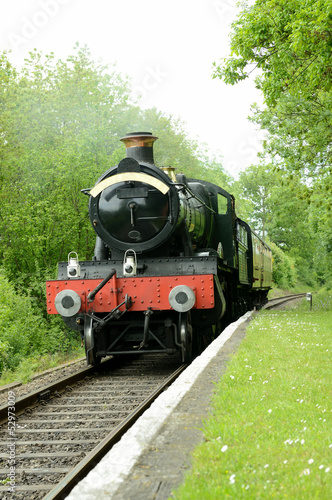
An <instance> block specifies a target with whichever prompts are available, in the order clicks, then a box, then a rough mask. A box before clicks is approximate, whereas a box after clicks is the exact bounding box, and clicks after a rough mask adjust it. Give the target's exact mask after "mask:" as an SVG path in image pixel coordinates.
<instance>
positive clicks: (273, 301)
mask: <svg viewBox="0 0 332 500" xmlns="http://www.w3.org/2000/svg"><path fill="white" fill-rule="evenodd" d="M306 295H307V294H306V293H296V294H293V295H285V296H284V297H275V298H274V299H269V302H268V303H267V304H266V305H265V306H263V307H262V309H272V308H273V307H276V306H278V305H280V304H284V303H285V302H289V301H290V300H292V299H297V298H301V297H305V296H306Z"/></svg>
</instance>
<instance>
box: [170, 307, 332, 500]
mask: <svg viewBox="0 0 332 500" xmlns="http://www.w3.org/2000/svg"><path fill="white" fill-rule="evenodd" d="M326 309H328V308H325V309H324V308H320V309H318V310H315V308H313V310H312V311H308V307H307V304H303V305H302V310H298V311H297V310H288V311H276V312H268V311H263V312H260V313H259V314H258V315H256V316H255V317H254V319H253V320H252V322H251V323H250V325H249V327H248V330H247V335H246V338H245V339H244V341H243V342H242V344H241V346H240V348H239V350H238V352H237V353H236V354H235V356H234V357H233V359H232V360H231V361H230V363H229V365H228V370H227V372H226V374H225V375H224V376H223V378H222V379H221V380H220V382H219V383H218V384H217V385H216V391H215V395H214V397H213V402H212V414H211V417H210V418H209V419H208V420H207V421H206V422H205V423H204V429H203V432H204V436H205V440H204V442H203V443H202V444H201V445H200V446H199V447H198V448H197V449H196V450H195V452H194V456H193V467H192V470H191V472H190V473H189V475H188V476H187V477H186V479H185V482H184V484H183V485H182V486H181V487H180V488H179V489H178V490H177V491H176V492H175V493H174V498H175V499H178V500H180V499H181V500H184V499H190V500H193V499H199V500H202V499H203V500H209V499H224V498H232V499H236V500H238V499H241V498H246V499H258V498H264V499H270V498H288V499H302V498H310V499H315V498H317V499H320V500H325V499H326V500H327V499H328V498H331V491H332V425H331V420H332V413H331V412H332V404H331V387H332V385H331V380H332V363H331V352H332V346H331V344H332V311H331V310H326Z"/></svg>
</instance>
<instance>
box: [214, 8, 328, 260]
mask: <svg viewBox="0 0 332 500" xmlns="http://www.w3.org/2000/svg"><path fill="white" fill-rule="evenodd" d="M242 6H243V9H242V11H241V13H240V15H239V16H238V19H237V20H236V21H235V22H234V23H233V31H232V33H231V55H230V57H229V58H226V59H224V60H223V61H222V62H221V63H220V64H219V63H218V64H217V63H215V67H214V77H215V78H222V79H223V80H224V81H225V82H226V83H230V84H235V83H237V82H239V81H241V80H244V79H246V78H248V77H249V76H250V75H251V73H252V72H253V71H254V70H255V69H257V70H258V71H259V76H257V77H256V80H255V81H256V86H257V88H258V89H260V90H261V91H262V93H263V96H264V103H265V107H264V108H263V109H260V108H259V107H257V106H255V107H254V116H253V118H252V120H253V121H255V122H256V123H258V124H259V125H260V126H261V127H262V128H263V129H265V130H267V132H268V135H267V139H266V141H265V144H264V146H265V156H267V158H268V161H272V162H273V164H274V166H275V168H278V169H279V171H280V172H284V173H290V174H291V176H293V178H294V179H296V180H297V182H298V183H299V186H300V185H302V186H303V185H305V186H306V189H305V197H306V200H307V202H308V203H310V210H309V212H310V216H309V217H308V219H307V224H308V226H307V229H308V230H309V229H310V231H309V232H308V234H309V233H310V232H311V234H313V233H316V235H317V238H316V239H315V243H316V248H318V247H319V248H320V250H321V252H322V253H323V254H321V255H320V259H321V260H324V262H329V266H328V268H330V267H331V264H332V253H331V249H332V217H331V211H330V201H329V198H330V195H331V191H332V180H331V179H332V176H331V173H332V166H331V164H332V147H331V143H332V132H331V131H332V128H331V124H332V79H331V76H332V58H331V46H332V10H331V9H332V7H331V2H330V0H307V1H306V2H303V1H302V0H287V1H286V0H268V1H265V0H256V2H255V3H254V4H253V5H250V6H249V5H248V4H247V3H243V4H242ZM309 226H310V228H309ZM318 242H319V245H318ZM316 260H318V259H316Z"/></svg>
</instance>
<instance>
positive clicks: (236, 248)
mask: <svg viewBox="0 0 332 500" xmlns="http://www.w3.org/2000/svg"><path fill="white" fill-rule="evenodd" d="M156 139H157V137H155V136H153V135H152V134H151V133H150V132H137V133H131V134H128V135H126V136H125V137H123V138H122V139H121V141H123V142H124V144H125V146H126V152H127V154H126V157H125V158H124V159H123V160H121V161H120V163H119V164H118V165H115V166H114V167H112V168H110V169H109V170H107V171H106V172H105V173H104V174H103V175H102V176H101V177H100V179H98V181H97V183H96V185H95V186H94V187H93V188H92V189H89V190H82V191H83V192H84V193H85V194H88V195H89V216H90V220H91V223H92V227H93V228H94V230H95V232H96V233H97V238H96V244H95V251H94V256H93V259H92V260H91V261H79V260H78V256H77V254H76V253H75V252H71V253H70V254H69V255H68V261H67V262H60V263H59V264H58V278H57V279H56V280H50V281H48V282H47V284H46V287H47V310H48V313H49V314H60V315H61V316H62V318H63V320H64V321H65V323H66V324H67V325H68V326H69V327H70V328H72V329H74V330H78V331H80V333H81V335H82V337H83V338H84V342H85V351H86V358H87V363H88V364H91V365H98V364H99V362H100V360H101V358H102V357H105V356H108V355H121V354H126V355H127V354H130V353H135V354H136V353H152V352H164V353H170V354H171V353H175V352H176V351H179V352H180V355H181V358H182V361H183V362H185V363H188V362H190V361H191V360H192V358H193V357H194V356H195V355H197V354H199V353H200V352H201V351H202V350H203V349H204V348H205V347H206V346H207V345H208V344H209V343H210V342H211V341H212V340H213V339H214V338H215V336H216V335H218V334H219V333H220V331H221V330H222V329H223V328H224V327H225V326H226V325H227V324H229V323H230V322H231V321H234V320H235V319H236V318H238V317H239V316H241V315H242V314H244V312H246V311H247V310H249V309H250V308H253V307H260V306H261V305H262V304H263V303H264V302H265V301H266V299H267V293H268V291H269V289H270V286H271V281H272V257H271V250H270V248H269V247H268V246H267V245H266V244H265V243H264V242H263V241H262V240H261V239H260V237H259V236H258V235H257V234H255V233H254V232H253V231H252V230H251V229H250V227H249V226H248V224H246V223H245V222H244V221H242V220H241V219H239V218H238V217H237V216H236V214H235V200H234V197H233V196H232V195H231V194H229V193H228V192H226V191H225V190H224V189H222V188H220V187H218V186H216V185H215V184H212V183H210V182H207V181H204V180H197V179H191V178H186V177H185V175H183V174H175V171H174V169H172V168H163V169H162V168H159V167H157V166H156V165H155V164H154V159H153V143H154V142H155V140H156Z"/></svg>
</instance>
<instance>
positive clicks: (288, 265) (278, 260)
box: [269, 243, 297, 288]
mask: <svg viewBox="0 0 332 500" xmlns="http://www.w3.org/2000/svg"><path fill="white" fill-rule="evenodd" d="M269 246H270V247H271V250H272V258H273V281H274V283H275V284H276V285H277V286H278V287H280V288H292V287H294V286H295V285H296V283H297V273H296V270H295V261H294V259H292V258H291V257H289V256H288V255H286V254H285V252H283V251H282V250H281V248H279V247H278V246H277V245H276V244H275V243H270V244H269Z"/></svg>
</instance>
